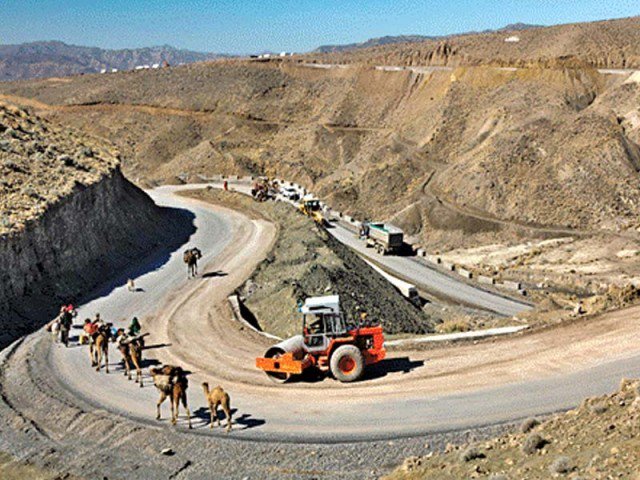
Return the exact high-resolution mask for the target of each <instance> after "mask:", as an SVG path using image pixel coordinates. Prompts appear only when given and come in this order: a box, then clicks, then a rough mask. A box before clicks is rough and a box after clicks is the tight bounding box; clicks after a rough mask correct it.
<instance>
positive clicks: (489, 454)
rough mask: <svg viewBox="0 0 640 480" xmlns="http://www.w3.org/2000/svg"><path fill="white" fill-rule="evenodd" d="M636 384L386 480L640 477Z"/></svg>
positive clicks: (639, 387)
mask: <svg viewBox="0 0 640 480" xmlns="http://www.w3.org/2000/svg"><path fill="white" fill-rule="evenodd" d="M639 419H640V382H638V381H637V380H636V381H623V382H622V385H621V388H620V390H619V391H618V392H616V393H613V394H611V395H607V396H604V397H600V398H591V399H587V400H585V401H584V402H583V404H582V405H581V406H580V407H579V408H576V409H574V410H571V411H569V412H567V413H566V414H562V415H558V416H556V417H553V418H551V419H549V420H547V421H545V422H543V423H541V422H540V421H538V420H536V419H528V420H526V421H524V422H523V423H522V425H521V427H520V431H519V432H515V433H511V434H509V435H503V436H500V437H497V438H494V439H492V440H489V441H486V442H478V443H476V444H471V445H464V446H454V445H449V446H447V448H446V449H445V452H444V453H440V454H436V455H434V454H433V453H428V454H427V455H425V456H422V457H411V458H408V459H406V460H405V462H404V464H403V466H402V467H401V468H400V469H398V470H397V471H396V472H395V473H394V474H393V475H390V476H388V477H385V478H387V479H388V480H391V479H394V480H400V479H402V480H418V479H429V478H438V479H443V480H445V479H460V478H487V479H493V480H508V479H521V478H522V479H524V478H526V479H530V480H536V479H541V480H542V479H548V478H572V479H582V478H590V479H594V480H596V479H609V478H625V479H629V480H635V479H638V478H640V476H639V474H638V469H637V465H638V463H639V462H640V453H639V452H640V440H638V434H639V433H640V432H638V429H639V425H640V423H639V422H638V420H639Z"/></svg>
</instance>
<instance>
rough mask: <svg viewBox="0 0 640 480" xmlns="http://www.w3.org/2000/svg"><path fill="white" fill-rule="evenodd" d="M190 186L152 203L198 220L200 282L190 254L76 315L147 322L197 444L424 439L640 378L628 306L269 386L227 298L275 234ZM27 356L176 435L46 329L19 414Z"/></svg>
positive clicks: (125, 384) (128, 387) (22, 348)
mask: <svg viewBox="0 0 640 480" xmlns="http://www.w3.org/2000/svg"><path fill="white" fill-rule="evenodd" d="M197 187H199V188H201V187H202V185H199V186H197ZM186 188H195V186H189V185H187V186H181V187H160V188H157V189H155V190H153V191H151V192H149V193H150V195H151V196H152V197H153V198H154V200H155V201H156V202H157V203H158V204H161V205H168V206H172V207H176V208H182V209H187V210H189V211H191V212H192V213H193V215H195V225H196V232H195V233H194V234H193V236H192V238H191V239H190V240H189V242H188V244H187V245H189V246H190V245H197V246H199V247H200V248H201V250H202V251H203V252H205V256H204V258H203V260H202V262H201V272H200V273H201V275H200V277H199V278H197V279H192V280H188V279H187V278H186V268H185V266H184V264H183V263H182V258H181V252H182V250H183V249H184V248H185V247H186V246H187V245H185V246H182V247H180V248H179V249H177V250H176V251H175V252H173V253H172V255H171V258H170V259H169V260H168V261H167V262H165V263H163V264H158V262H157V260H156V259H154V258H153V257H150V258H148V259H146V260H145V264H144V265H138V266H132V270H131V272H134V271H144V272H145V273H142V274H140V275H138V276H137V278H136V285H137V287H139V288H140V289H142V290H143V291H140V292H129V291H127V289H126V287H125V285H124V283H125V281H126V278H127V276H128V275H129V274H131V272H123V275H122V277H121V278H119V279H115V280H114V281H113V282H110V284H109V285H106V286H105V287H104V288H103V289H102V290H101V292H98V294H97V295H95V299H93V300H91V301H89V302H87V303H85V304H83V305H81V306H80V307H79V317H78V318H79V319H84V318H85V317H89V316H93V315H94V314H95V313H96V312H100V313H101V315H102V316H103V318H105V319H106V320H108V321H113V322H114V323H115V324H116V325H117V326H124V325H125V324H126V323H128V319H130V318H131V317H132V316H133V315H137V316H138V317H140V318H141V319H142V325H143V329H144V330H146V331H150V332H151V335H150V337H149V338H148V342H147V344H148V346H149V347H150V348H149V349H147V350H146V351H145V356H146V358H147V359H148V360H147V366H149V365H151V364H153V363H155V362H162V363H174V364H175V363H177V364H180V365H182V366H184V367H185V368H187V369H189V370H191V371H192V372H193V373H192V375H191V376H190V382H191V383H190V385H191V386H190V389H189V403H190V406H191V409H192V411H194V412H195V415H194V422H193V424H194V429H193V430H192V433H193V434H194V435H196V436H198V435H205V436H216V437H225V439H226V440H225V443H226V442H228V441H230V440H231V439H233V441H234V442H235V441H237V440H246V441H249V442H259V443H261V444H262V443H263V442H268V443H269V442H279V443H281V444H282V443H284V444H286V443H290V444H295V443H299V442H304V443H307V444H308V443H316V444H330V443H335V442H349V443H351V442H362V441H368V442H371V441H375V440H390V439H400V438H407V437H421V438H422V437H430V436H432V435H437V434H443V433H445V432H451V431H461V430H467V429H471V428H476V427H478V428H479V427H484V426H488V425H495V424H501V423H505V422H511V421H516V420H518V419H521V418H524V417H529V416H532V415H541V414H547V413H550V412H554V411H558V410H562V409H568V408H571V407H573V406H575V405H577V404H579V402H580V401H581V400H582V399H583V398H584V397H586V396H591V395H596V394H603V393H606V392H609V391H611V390H613V389H614V388H615V387H616V386H617V385H618V384H619V382H620V379H621V378H622V377H627V376H637V374H638V371H640V345H639V344H638V342H637V340H636V338H635V335H630V332H637V331H638V329H639V328H640V307H634V308H630V309H627V310H622V311H618V312H614V313H611V314H607V315H604V316H601V317H598V318H595V319H588V320H581V321H576V322H575V323H572V324H568V325H563V326H559V327H555V328H549V329H546V330H541V331H537V332H533V333H530V334H525V335H516V336H513V337H509V338H506V339H502V340H500V341H497V340H494V341H485V342H480V343H477V344H472V343H466V344H462V345H455V346H452V345H449V346H443V347H440V348H437V349H429V350H419V349H417V347H412V348H415V350H405V351H401V350H392V351H390V352H389V353H388V357H389V358H388V359H387V360H385V361H384V362H383V363H382V364H380V365H379V366H377V367H376V368H372V369H371V370H370V371H369V373H368V375H367V378H366V379H365V380H363V381H361V382H358V383H356V384H340V383H338V382H336V381H333V380H331V379H325V380H323V381H313V380H310V381H301V382H297V383H291V384H285V385H275V384H273V383H271V382H270V381H269V380H268V379H267V377H266V375H264V373H262V372H260V371H258V370H256V368H255V366H254V359H255V357H256V356H258V355H261V354H262V353H263V352H264V350H265V348H266V347H267V346H268V345H269V344H270V341H269V340H268V339H266V338H265V337H264V336H262V335H260V334H258V333H256V332H253V331H252V330H249V329H246V328H244V327H243V325H241V324H240V323H238V322H237V321H235V320H234V319H233V316H232V314H231V311H230V309H229V306H228V303H227V301H226V298H227V296H228V295H229V294H230V293H231V292H232V291H233V290H234V289H235V288H236V287H237V286H239V285H240V284H241V283H242V282H243V281H244V279H245V278H247V276H249V275H250V273H251V272H252V270H253V269H254V268H255V266H256V265H258V263H259V262H260V261H261V260H262V259H263V258H264V257H265V256H266V255H267V253H268V252H269V250H270V248H271V245H272V243H273V241H274V240H275V236H276V228H275V227H274V226H273V225H272V224H270V223H268V222H266V221H264V220H256V219H250V218H248V217H247V216H245V215H243V214H241V213H239V212H236V211H232V210H229V209H226V208H223V207H219V206H215V205H210V204H206V203H203V202H201V201H198V200H195V199H191V198H188V197H184V196H180V195H177V191H178V190H182V189H186ZM165 253H166V252H165ZM142 267H144V268H142ZM20 355H22V356H25V357H26V358H32V359H33V358H35V359H37V358H39V357H40V358H42V359H44V360H46V362H44V361H43V363H46V367H43V368H46V369H47V371H46V372H45V373H42V375H50V376H52V377H53V378H55V380H56V382H58V383H59V384H60V385H62V388H64V390H65V391H66V393H67V394H68V396H69V398H74V399H78V401H81V402H82V403H83V404H87V405H92V406H93V408H95V409H99V410H100V411H105V412H113V413H116V414H118V415H119V416H121V417H124V418H128V419H132V420H134V421H135V422H137V423H138V424H141V425H150V426H154V427H155V426H158V425H159V426H162V427H163V428H164V429H165V430H168V429H171V428H172V427H171V426H170V425H168V422H167V421H166V418H167V417H168V414H169V406H168V404H165V405H164V417H165V419H164V421H163V422H160V423H159V422H157V421H156V420H155V418H154V417H155V402H156V400H157V398H158V396H157V392H156V389H155V388H153V386H152V385H151V380H150V378H149V376H148V374H147V373H146V372H145V378H144V381H145V383H146V384H147V385H146V386H145V387H144V388H138V387H137V386H136V385H135V384H134V383H133V382H129V381H127V380H126V378H125V377H124V376H123V375H122V372H121V369H120V366H119V365H118V362H119V361H120V357H119V353H118V352H117V351H115V349H113V348H112V349H111V355H112V356H111V370H112V372H111V373H110V374H109V375H106V374H105V373H104V372H102V373H96V372H95V371H93V370H92V369H91V368H90V366H89V359H88V354H87V349H86V347H80V346H75V347H72V348H69V349H66V348H64V347H62V346H61V345H59V344H54V343H53V342H51V339H50V337H49V335H48V334H46V332H44V331H38V332H35V333H34V334H32V335H30V336H29V337H27V338H26V339H24V340H23V341H22V342H19V343H18V344H16V345H14V346H13V347H11V348H10V349H7V350H5V351H4V352H3V355H2V357H3V359H2V365H3V368H2V371H3V377H2V386H3V391H4V392H5V393H4V394H3V395H5V398H4V400H3V401H5V402H6V403H7V405H14V404H17V403H18V402H17V401H15V400H12V395H18V393H15V392H17V391H20V389H24V388H26V387H25V385H24V383H25V380H24V376H23V375H18V374H17V373H16V374H12V369H17V368H18V366H17V365H18V363H15V364H12V358H16V356H18V357H20ZM205 380H206V381H208V382H209V383H210V384H212V385H216V384H221V385H223V386H224V387H225V389H226V390H227V391H229V392H230V393H231V396H232V406H233V407H234V408H235V409H237V411H236V412H235V414H234V431H233V433H232V434H230V435H225V433H224V432H223V430H222V429H213V430H209V428H208V425H207V413H206V410H205V409H204V405H205V404H204V398H203V394H202V391H201V388H200V385H199V384H200V382H202V381H205ZM15 382H18V383H15ZM20 402H21V405H22V407H21V410H20V412H22V413H21V415H22V417H23V418H29V419H32V420H31V421H32V422H33V423H34V424H36V423H37V422H38V421H37V420H36V418H37V415H36V414H34V413H33V410H32V409H33V408H35V407H34V406H30V405H28V401H27V402H26V404H27V405H25V400H24V397H21V400H20ZM12 408H13V409H14V410H15V409H16V407H13V406H12ZM185 427H186V425H185V417H184V416H182V417H181V420H180V422H179V426H178V429H181V430H182V431H184V432H185V434H186V432H187V430H186V429H185ZM189 438H191V437H189ZM291 448H294V447H293V446H292V447H291ZM212 461H213V460H212ZM205 463H206V461H205Z"/></svg>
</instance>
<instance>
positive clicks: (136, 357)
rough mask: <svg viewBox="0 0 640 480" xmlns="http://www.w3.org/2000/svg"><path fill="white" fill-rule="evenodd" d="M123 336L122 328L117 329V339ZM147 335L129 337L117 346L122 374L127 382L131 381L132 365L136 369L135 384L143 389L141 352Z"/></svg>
mask: <svg viewBox="0 0 640 480" xmlns="http://www.w3.org/2000/svg"><path fill="white" fill-rule="evenodd" d="M123 334H124V328H120V329H118V337H119V338H121V337H122V335H123ZM147 335H148V333H145V334H144V335H140V336H137V337H130V338H125V339H124V340H121V341H120V343H119V344H118V350H120V353H121V354H122V361H123V362H124V369H125V371H124V374H125V375H126V376H127V378H128V379H129V380H131V364H133V366H134V368H135V369H136V383H139V384H140V388H142V387H143V382H142V367H141V365H142V350H143V348H144V346H143V340H142V339H143V338H144V337H146V336H147Z"/></svg>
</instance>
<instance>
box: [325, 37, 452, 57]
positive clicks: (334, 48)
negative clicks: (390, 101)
mask: <svg viewBox="0 0 640 480" xmlns="http://www.w3.org/2000/svg"><path fill="white" fill-rule="evenodd" d="M438 38H441V37H427V36H424V35H397V36H390V35H387V36H385V37H377V38H370V39H369V40H367V41H366V42H360V43H346V44H343V45H321V46H320V47H318V48H316V49H315V50H314V52H316V53H332V52H345V51H349V50H356V49H359V48H369V47H378V46H380V45H390V44H393V43H416V42H424V41H425V40H435V39H438Z"/></svg>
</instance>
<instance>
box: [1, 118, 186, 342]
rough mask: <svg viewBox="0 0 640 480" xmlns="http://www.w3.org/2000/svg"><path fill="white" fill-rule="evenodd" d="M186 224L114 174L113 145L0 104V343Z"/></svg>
mask: <svg viewBox="0 0 640 480" xmlns="http://www.w3.org/2000/svg"><path fill="white" fill-rule="evenodd" d="M191 229H192V226H191V221H190V219H189V218H187V217H186V216H184V215H182V214H179V213H178V212H174V211H169V210H167V209H161V208H158V207H157V206H155V205H154V204H153V202H152V201H151V199H149V198H148V197H147V196H146V195H145V194H144V193H143V192H142V191H141V190H140V189H138V188H137V187H135V186H134V185H132V184H131V183H129V182H128V181H127V180H126V179H125V178H124V177H123V175H122V173H121V172H120V169H119V162H118V158H117V154H116V153H115V152H114V151H113V147H111V146H109V145H107V144H105V143H104V142H102V141H99V140H96V139H95V138H91V137H88V136H86V135H83V134H81V133H79V132H77V131H73V130H69V129H66V128H62V127H60V126H57V125H55V124H51V123H48V122H46V121H44V120H43V119H41V118H38V117H36V116H34V115H30V114H29V113H27V112H25V111H24V110H19V109H15V108H8V107H4V106H0V283H1V284H2V289H0V327H1V328H0V348H4V347H6V346H7V345H8V344H9V343H11V341H13V340H15V339H16V338H17V337H18V336H20V335H24V334H25V333H29V332H30V331H31V330H32V329H34V328H36V327H38V326H40V325H42V323H43V322H44V321H46V320H47V319H48V318H51V317H50V316H51V315H52V314H54V313H56V310H57V309H58V308H59V306H60V304H62V303H63V302H64V303H67V302H73V303H75V302H77V301H78V300H79V299H80V298H81V296H82V295H86V291H87V289H88V288H92V287H96V286H98V285H101V284H102V283H103V282H104V281H105V279H106V278H109V277H110V276H112V275H114V274H115V273H120V272H121V271H122V269H123V268H124V267H126V266H128V265H129V264H130V261H131V259H133V258H136V257H138V256H139V255H145V254H148V253H149V252H151V251H152V250H153V249H154V248H155V247H156V246H158V245H165V244H167V243H169V244H171V242H174V241H176V240H180V239H181V238H182V237H183V236H185V235H189V234H190V232H191Z"/></svg>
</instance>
